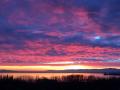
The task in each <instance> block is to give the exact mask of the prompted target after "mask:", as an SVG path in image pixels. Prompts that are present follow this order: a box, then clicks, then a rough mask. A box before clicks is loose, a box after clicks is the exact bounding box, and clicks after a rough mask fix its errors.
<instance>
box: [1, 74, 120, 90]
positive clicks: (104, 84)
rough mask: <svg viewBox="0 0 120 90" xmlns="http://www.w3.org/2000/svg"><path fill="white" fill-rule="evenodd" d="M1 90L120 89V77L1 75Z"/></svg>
mask: <svg viewBox="0 0 120 90" xmlns="http://www.w3.org/2000/svg"><path fill="white" fill-rule="evenodd" d="M0 90H120V78H96V77H94V76H89V77H87V78H86V77H84V76H82V75H70V76H63V77H52V78H51V79H47V78H36V79H31V78H28V79H24V78H15V79H14V78H13V76H0Z"/></svg>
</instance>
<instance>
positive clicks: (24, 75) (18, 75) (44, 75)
mask: <svg viewBox="0 0 120 90" xmlns="http://www.w3.org/2000/svg"><path fill="white" fill-rule="evenodd" d="M69 75H83V76H84V77H89V76H94V77H97V78H112V77H120V76H113V75H104V74H102V73H0V76H2V77H4V76H8V77H11V76H12V77H13V78H14V79H16V78H22V79H36V78H48V79H50V78H53V77H59V78H60V77H62V76H69Z"/></svg>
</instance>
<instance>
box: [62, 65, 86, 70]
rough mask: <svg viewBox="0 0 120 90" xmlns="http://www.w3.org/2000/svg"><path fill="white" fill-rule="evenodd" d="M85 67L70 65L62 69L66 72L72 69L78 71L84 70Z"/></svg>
mask: <svg viewBox="0 0 120 90" xmlns="http://www.w3.org/2000/svg"><path fill="white" fill-rule="evenodd" d="M85 68H86V67H85V66H80V65H70V66H66V67H65V68H64V69H65V70H68V69H74V70H78V69H85Z"/></svg>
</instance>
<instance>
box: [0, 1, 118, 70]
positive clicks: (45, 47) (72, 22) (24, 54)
mask: <svg viewBox="0 0 120 90" xmlns="http://www.w3.org/2000/svg"><path fill="white" fill-rule="evenodd" d="M119 3H120V0H1V1H0V69H5V70H65V69H91V68H120V6H119Z"/></svg>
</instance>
